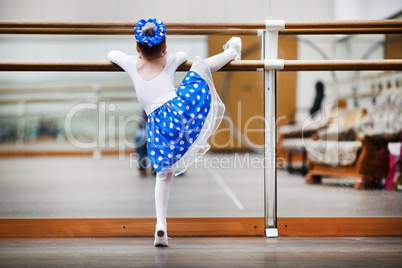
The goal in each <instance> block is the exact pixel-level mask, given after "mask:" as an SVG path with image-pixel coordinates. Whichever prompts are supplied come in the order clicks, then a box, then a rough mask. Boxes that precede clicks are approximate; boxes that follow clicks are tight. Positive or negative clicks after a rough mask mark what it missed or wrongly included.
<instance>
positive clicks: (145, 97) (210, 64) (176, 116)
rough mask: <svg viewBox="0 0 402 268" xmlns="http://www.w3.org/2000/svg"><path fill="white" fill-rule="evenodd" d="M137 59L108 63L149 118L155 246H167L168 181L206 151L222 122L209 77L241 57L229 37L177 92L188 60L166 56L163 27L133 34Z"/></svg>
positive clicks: (114, 54)
mask: <svg viewBox="0 0 402 268" xmlns="http://www.w3.org/2000/svg"><path fill="white" fill-rule="evenodd" d="M134 31H135V34H136V35H135V38H136V40H137V51H138V53H139V56H130V55H127V54H125V53H122V52H119V51H116V50H112V51H110V52H109V54H108V57H109V59H110V60H111V61H112V62H113V63H115V64H117V65H119V66H120V67H121V68H122V69H124V71H126V72H127V73H128V74H129V76H130V77H131V79H132V81H133V83H134V87H135V90H136V93H137V98H138V100H139V102H140V105H141V106H142V108H143V109H144V110H145V112H146V113H147V115H148V120H147V124H146V133H147V135H146V137H147V153H148V157H149V161H150V164H151V166H152V167H153V168H154V169H155V170H156V172H157V174H156V185H155V206H156V218H157V223H156V231H155V241H154V245H155V246H168V241H167V240H168V237H167V223H166V214H167V204H168V198H169V191H170V186H171V183H172V180H173V176H174V175H175V176H177V175H179V174H180V173H182V172H184V171H185V170H186V169H187V167H188V166H189V165H190V164H192V163H194V162H195V161H196V160H197V159H198V158H199V157H201V156H202V155H203V154H204V153H205V152H206V151H207V150H208V149H209V148H210V146H209V144H208V142H207V140H208V138H209V137H210V136H211V135H212V134H213V133H214V132H215V131H216V129H217V128H218V126H219V124H220V123H221V121H222V117H223V114H224V110H225V106H224V105H223V103H222V101H221V100H220V98H219V96H218V94H217V93H216V90H215V87H214V84H213V82H212V77H211V73H213V72H216V71H217V70H219V69H220V68H222V67H223V66H224V65H226V64H227V63H229V62H230V61H231V60H234V59H235V60H239V59H240V56H241V46H242V44H241V39H240V38H238V37H232V38H231V39H230V40H229V41H228V42H227V43H226V45H225V46H224V52H222V53H220V54H218V55H215V56H213V57H210V58H207V59H205V60H202V59H201V58H199V57H196V59H195V60H194V62H193V64H192V66H191V68H190V71H189V72H188V73H187V75H186V76H185V78H184V79H183V82H182V83H181V85H180V86H179V88H178V89H177V90H176V89H175V87H174V84H173V79H174V74H175V72H176V69H177V68H178V67H179V66H180V65H181V64H182V63H184V62H185V61H186V60H187V55H186V53H184V52H178V53H175V54H168V53H167V52H166V48H167V46H166V38H165V34H166V27H165V25H164V24H163V22H161V21H157V20H156V19H148V20H147V21H145V20H141V21H139V22H138V23H137V25H136V26H135V28H134Z"/></svg>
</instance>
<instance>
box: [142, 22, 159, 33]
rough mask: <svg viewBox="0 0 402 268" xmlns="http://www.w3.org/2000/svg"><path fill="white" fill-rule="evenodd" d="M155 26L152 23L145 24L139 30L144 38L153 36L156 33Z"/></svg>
mask: <svg viewBox="0 0 402 268" xmlns="http://www.w3.org/2000/svg"><path fill="white" fill-rule="evenodd" d="M156 29H157V27H156V25H155V24H154V23H153V22H147V24H145V25H144V27H143V28H142V30H141V33H142V34H143V35H146V36H154V35H155V32H156Z"/></svg>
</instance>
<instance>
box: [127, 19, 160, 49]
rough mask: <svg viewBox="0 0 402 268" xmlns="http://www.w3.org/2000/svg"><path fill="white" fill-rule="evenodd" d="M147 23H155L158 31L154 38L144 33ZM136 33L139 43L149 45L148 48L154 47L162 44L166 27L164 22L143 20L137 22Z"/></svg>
mask: <svg viewBox="0 0 402 268" xmlns="http://www.w3.org/2000/svg"><path fill="white" fill-rule="evenodd" d="M147 23H153V24H155V26H156V31H155V34H154V35H153V36H149V35H145V34H143V33H142V28H143V27H144V26H145V24H147ZM134 32H135V39H137V42H139V43H141V44H142V45H144V44H145V43H147V44H148V47H153V46H156V45H158V44H160V43H161V42H162V40H163V39H164V38H165V34H166V26H165V25H164V24H163V22H162V21H157V20H156V19H148V20H144V19H142V20H140V21H139V22H137V25H135V27H134Z"/></svg>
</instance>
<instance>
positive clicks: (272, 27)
mask: <svg viewBox="0 0 402 268" xmlns="http://www.w3.org/2000/svg"><path fill="white" fill-rule="evenodd" d="M265 29H266V30H267V31H278V30H284V29H285V20H266V21H265Z"/></svg>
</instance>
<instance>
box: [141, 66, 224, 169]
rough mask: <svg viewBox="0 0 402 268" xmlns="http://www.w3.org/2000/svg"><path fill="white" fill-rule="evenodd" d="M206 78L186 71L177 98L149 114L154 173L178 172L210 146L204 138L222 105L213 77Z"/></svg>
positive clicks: (214, 126)
mask: <svg viewBox="0 0 402 268" xmlns="http://www.w3.org/2000/svg"><path fill="white" fill-rule="evenodd" d="M206 80H209V79H208V76H207V77H206V79H204V78H202V77H201V76H200V75H199V74H197V73H196V72H193V71H190V72H188V73H187V75H186V76H185V77H184V79H183V82H182V83H181V85H180V86H179V88H178V89H177V91H176V93H177V97H175V98H173V99H171V100H169V101H167V102H165V103H164V104H162V105H161V106H160V107H159V108H157V109H156V110H154V111H153V112H152V113H150V114H149V115H148V121H147V151H148V157H149V161H150V164H151V166H152V167H153V168H154V169H155V170H156V171H157V172H161V171H163V170H166V171H167V170H171V171H173V172H174V174H175V175H178V174H180V173H182V172H184V171H185V170H186V169H187V167H188V166H189V165H190V164H192V163H193V162H194V161H196V160H197V159H198V158H199V157H200V156H202V155H203V154H204V153H205V152H206V151H208V149H209V148H210V146H209V144H208V142H207V140H208V138H209V137H210V136H211V135H212V134H213V133H214V132H215V131H216V129H217V127H218V126H219V124H220V122H221V120H222V118H221V117H222V116H223V111H224V106H223V104H222V102H221V101H220V99H219V97H218V95H217V94H216V91H215V88H214V86H213V83H212V80H210V81H209V83H208V82H207V81H206ZM211 86H212V88H213V90H211ZM211 91H212V92H211ZM217 103H218V106H217ZM217 107H218V109H217ZM219 110H220V111H219ZM217 112H219V114H220V116H219V118H218V113H217Z"/></svg>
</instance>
